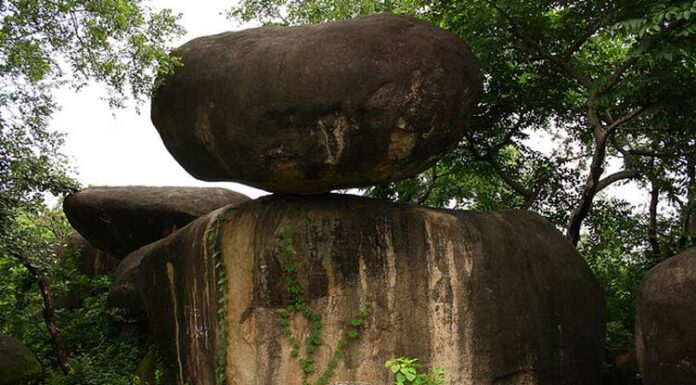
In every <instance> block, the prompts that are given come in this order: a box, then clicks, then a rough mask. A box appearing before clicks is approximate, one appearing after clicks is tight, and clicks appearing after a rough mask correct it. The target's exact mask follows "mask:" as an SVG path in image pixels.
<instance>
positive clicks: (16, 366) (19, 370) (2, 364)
mask: <svg viewBox="0 0 696 385" xmlns="http://www.w3.org/2000/svg"><path fill="white" fill-rule="evenodd" d="M39 377H41V365H39V361H37V360H36V357H35V356H34V353H32V352H31V350H29V348H27V347H26V346H25V345H24V344H23V343H22V342H21V341H19V340H18V339H16V338H14V337H10V336H6V335H4V334H0V385H30V384H35V383H36V382H37V381H38V380H39Z"/></svg>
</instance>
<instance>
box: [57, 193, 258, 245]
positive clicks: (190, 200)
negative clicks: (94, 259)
mask: <svg viewBox="0 0 696 385" xmlns="http://www.w3.org/2000/svg"><path fill="white" fill-rule="evenodd" d="M248 199H249V197H247V196H246V195H244V194H240V193H238V192H235V191H230V190H227V189H222V188H200V187H150V186H123V187H91V188H88V189H86V190H84V191H80V192H78V193H75V194H71V195H68V196H67V197H66V198H65V201H64V202H63V211H64V212H65V216H66V217H67V218H68V221H70V224H71V225H72V226H73V227H74V228H75V229H76V230H77V231H78V232H79V233H80V234H81V235H82V236H84V237H85V238H86V239H87V240H88V241H89V243H91V244H92V245H94V246H95V247H96V248H98V249H100V250H103V251H105V252H107V253H109V254H111V255H114V256H117V257H121V258H123V257H124V256H126V255H128V254H129V253H131V252H132V251H135V250H137V249H139V248H140V247H142V246H145V245H147V244H149V243H152V242H154V241H157V240H158V239H161V238H164V237H165V236H167V235H168V234H170V233H171V232H173V231H175V230H176V229H179V228H181V227H184V226H185V225H186V224H188V223H189V222H191V221H192V220H194V219H196V218H198V217H200V216H201V215H205V214H208V213H209V212H211V211H213V210H215V209H218V208H220V207H223V206H226V205H230V204H238V203H241V202H244V201H246V200H248Z"/></svg>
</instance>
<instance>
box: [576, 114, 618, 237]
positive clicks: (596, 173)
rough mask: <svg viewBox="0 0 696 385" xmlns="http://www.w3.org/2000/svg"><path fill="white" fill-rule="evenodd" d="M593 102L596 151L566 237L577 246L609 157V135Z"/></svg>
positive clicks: (591, 122) (592, 121)
mask: <svg viewBox="0 0 696 385" xmlns="http://www.w3.org/2000/svg"><path fill="white" fill-rule="evenodd" d="M592 103H593V102H592V101H589V102H588V107H587V109H588V112H587V116H588V120H589V122H590V125H591V126H592V128H593V136H594V144H595V150H594V154H592V162H591V163H590V173H589V175H587V180H586V181H585V187H584V188H583V190H582V193H581V195H580V202H579V203H578V205H577V206H576V207H575V209H574V210H573V212H572V213H571V214H570V218H569V219H568V227H567V230H566V237H567V238H568V240H569V241H570V243H572V244H573V246H577V245H578V242H579V241H580V229H581V228H582V222H583V221H584V220H585V218H587V215H589V213H590V210H591V209H592V203H593V202H594V197H595V195H596V194H597V191H598V188H597V187H598V186H599V180H600V178H601V177H602V174H603V173H604V160H605V158H606V155H607V138H608V133H607V132H606V131H605V130H604V127H603V125H602V123H601V121H600V120H599V117H598V116H597V113H596V111H595V108H594V106H593V105H592Z"/></svg>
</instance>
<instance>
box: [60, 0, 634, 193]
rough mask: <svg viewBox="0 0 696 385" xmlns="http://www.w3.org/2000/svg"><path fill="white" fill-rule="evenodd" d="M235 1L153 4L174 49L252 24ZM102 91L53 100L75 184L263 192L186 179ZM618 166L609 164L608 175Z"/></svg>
mask: <svg viewBox="0 0 696 385" xmlns="http://www.w3.org/2000/svg"><path fill="white" fill-rule="evenodd" d="M233 3H234V2H233V0H205V1H191V0H153V1H152V3H151V4H152V5H153V6H154V7H155V8H163V7H168V8H171V9H172V10H173V11H174V12H175V13H181V14H182V15H183V16H182V20H181V23H182V24H183V26H184V27H185V28H186V31H187V33H186V35H185V36H183V37H182V38H181V39H180V40H179V41H177V42H175V46H179V45H181V44H183V43H185V42H186V41H188V40H191V39H193V38H195V37H198V36H203V35H210V34H214V33H219V32H224V31H231V30H238V29H244V28H249V27H253V26H254V25H240V24H239V23H238V22H236V21H233V20H228V19H226V18H225V16H224V11H225V10H227V9H229V8H230V7H231V5H232V4H233ZM103 95H104V91H103V89H102V88H100V87H99V86H92V87H87V88H85V89H83V90H82V91H80V92H75V91H73V90H63V91H61V92H59V94H58V97H57V100H58V103H59V104H60V105H61V106H62V109H61V111H59V112H58V113H57V114H56V115H55V118H54V119H53V121H52V123H51V127H52V128H53V129H56V130H57V131H59V132H64V133H67V137H66V146H65V152H66V153H67V154H68V156H70V157H71V159H72V164H73V166H74V168H75V169H76V172H77V177H78V180H79V181H80V182H81V183H82V184H83V185H110V186H120V185H153V186H222V187H226V188H229V189H232V190H236V191H239V192H242V193H244V194H247V195H249V196H251V197H253V198H255V197H258V196H260V195H263V194H266V193H265V192H264V191H262V190H258V189H254V188H251V187H247V186H244V185H241V184H237V183H209V182H204V181H200V180H197V179H195V178H193V177H192V176H190V175H189V174H188V173H187V172H186V171H185V170H184V169H183V168H182V167H181V166H180V165H179V164H178V163H177V162H176V161H175V160H174V158H172V156H171V155H170V154H169V152H167V150H166V148H165V147H164V145H163V144H162V141H161V139H160V137H159V134H158V133H157V131H156V130H155V128H154V127H153V125H152V123H151V122H150V106H149V103H146V104H145V105H144V106H142V111H141V114H137V113H136V111H135V109H134V107H130V108H127V109H124V110H118V111H113V110H110V109H109V108H108V105H107V103H106V102H104V101H101V100H99V98H100V96H103ZM531 142H532V143H527V144H529V145H532V146H534V148H537V149H543V148H547V149H549V150H550V145H551V144H550V142H549V141H548V140H545V139H544V138H534V137H533V138H532V139H531ZM618 167H620V165H619V164H610V166H609V167H608V168H609V170H608V171H612V169H614V168H618ZM610 193H611V194H612V195H617V196H620V197H622V198H624V199H626V200H628V201H630V202H632V203H634V204H640V205H645V202H646V200H647V198H646V194H647V193H646V192H643V191H639V190H638V189H637V188H636V186H635V185H634V184H629V185H627V186H623V187H611V188H610Z"/></svg>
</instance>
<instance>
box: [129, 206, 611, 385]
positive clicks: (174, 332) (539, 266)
mask: <svg viewBox="0 0 696 385" xmlns="http://www.w3.org/2000/svg"><path fill="white" fill-rule="evenodd" d="M281 234H285V235H284V236H283V235H281ZM287 234H289V235H287ZM288 236H289V237H290V239H291V241H288V239H287V237H288ZM284 237H285V238H284ZM288 242H289V243H290V244H291V245H292V248H293V249H294V250H295V253H294V257H293V261H292V264H293V266H294V271H295V272H296V276H297V281H296V282H297V283H299V286H300V287H301V288H302V292H303V293H304V297H305V300H306V304H307V305H308V306H309V307H310V308H311V309H313V310H314V311H315V312H316V313H318V314H319V315H321V324H322V343H321V344H320V346H319V347H318V348H317V350H316V353H315V359H316V361H315V364H314V367H315V368H316V371H317V372H321V371H322V370H323V369H325V368H327V367H328V362H329V361H330V359H331V352H332V350H333V349H334V348H335V347H336V346H337V344H338V339H339V338H341V336H344V335H345V333H346V331H347V330H348V327H349V325H350V324H351V319H353V318H354V317H355V316H356V313H358V311H359V309H365V310H367V312H368V315H367V317H366V318H365V320H364V322H363V324H362V326H361V330H360V334H359V336H358V337H357V338H355V339H349V340H350V341H351V342H349V344H348V346H347V347H346V351H345V356H344V357H343V358H341V359H339V360H338V365H337V367H336V368H335V375H334V376H333V377H332V378H331V381H330V382H329V383H334V382H337V383H367V384H387V383H393V377H392V376H393V375H392V374H391V372H390V371H389V370H388V369H386V368H385V367H384V362H385V361H386V360H387V359H389V358H391V357H394V356H407V357H413V358H417V359H419V360H420V361H419V362H420V363H422V364H423V365H426V366H430V365H436V366H440V367H443V368H444V369H445V370H446V371H447V372H448V373H449V377H448V383H449V382H451V383H452V384H481V385H483V384H507V385H512V384H515V385H535V384H539V385H541V384H554V385H556V384H568V385H571V384H577V385H581V384H582V385H599V384H600V382H601V371H602V355H603V349H604V337H603V332H604V326H603V325H604V320H603V314H604V300H603V296H602V293H601V289H600V287H599V285H598V283H597V281H596V279H595V278H594V276H593V275H592V273H591V271H590V269H589V268H588V266H587V264H586V263H585V261H584V260H583V258H582V257H581V256H580V255H579V254H578V253H577V251H576V250H575V249H574V248H573V247H572V246H571V245H570V243H568V242H567V241H566V240H565V238H564V237H563V236H562V235H561V234H560V233H559V232H558V231H557V230H556V229H555V228H554V227H553V225H551V224H550V223H549V222H547V221H546V220H544V219H542V218H541V217H540V216H538V215H536V214H533V213H531V212H528V211H519V210H504V211H496V212H466V211H454V210H435V209H425V208H419V207H413V206H406V205H396V204H392V203H389V202H384V201H380V200H375V199H368V198H362V197H355V196H350V195H333V194H325V195H316V196H312V197H307V196H301V195H295V196H271V197H264V198H261V199H258V200H254V201H250V202H247V203H244V204H242V205H239V206H236V207H226V208H223V209H220V210H217V211H215V212H213V213H211V214H209V215H207V216H204V217H201V218H199V219H197V220H195V221H193V222H191V223H190V224H189V225H188V226H186V227H184V228H183V229H181V230H179V231H177V232H176V233H174V234H171V235H169V236H168V237H167V238H164V239H162V240H161V241H159V242H157V244H156V245H155V246H154V247H152V248H151V249H150V250H149V252H148V253H147V254H146V255H144V256H143V258H142V261H141V263H140V272H139V277H140V279H141V280H142V283H141V284H140V285H139V287H140V288H141V290H142V291H141V296H142V298H143V302H144V305H145V309H146V312H147V315H148V319H149V321H150V324H151V325H152V329H153V331H154V337H155V340H156V341H157V342H158V343H159V347H160V348H161V351H162V353H163V356H164V358H165V360H166V361H167V362H168V363H169V365H170V367H171V371H172V372H173V373H175V375H176V377H177V380H176V383H186V381H191V383H194V384H197V385H214V384H215V383H216V376H218V375H221V376H224V377H225V378H226V381H227V384H229V385H242V384H243V385H281V384H282V385H286V384H292V383H297V382H298V379H300V378H301V369H300V366H299V365H298V364H297V359H296V358H293V357H291V345H290V344H289V343H288V341H287V340H286V339H285V338H284V337H283V327H282V323H283V320H284V316H283V313H284V311H285V309H286V308H287V307H288V306H289V305H291V304H292V303H294V302H293V297H292V295H291V294H290V293H289V289H290V288H292V286H291V285H290V284H288V282H287V281H286V278H287V273H285V272H284V265H285V264H286V263H287V261H285V260H283V259H281V258H282V257H281V255H282V254H283V252H284V250H288ZM290 328H291V331H292V333H293V334H294V335H295V336H297V339H298V341H301V344H303V342H302V341H304V338H305V337H307V336H308V334H307V333H308V332H309V331H310V330H311V327H309V325H308V324H307V323H306V322H305V321H304V319H303V318H302V316H301V315H297V314H295V315H294V316H292V317H291V318H290ZM301 346H303V345H301ZM317 376H318V373H317V374H314V375H313V377H312V378H311V380H312V381H315V380H316V377H317Z"/></svg>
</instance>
